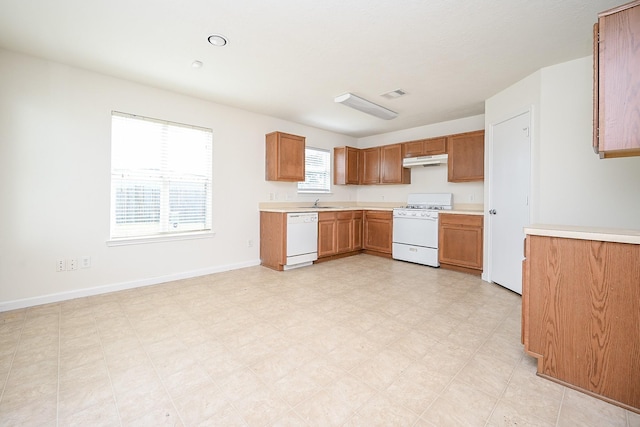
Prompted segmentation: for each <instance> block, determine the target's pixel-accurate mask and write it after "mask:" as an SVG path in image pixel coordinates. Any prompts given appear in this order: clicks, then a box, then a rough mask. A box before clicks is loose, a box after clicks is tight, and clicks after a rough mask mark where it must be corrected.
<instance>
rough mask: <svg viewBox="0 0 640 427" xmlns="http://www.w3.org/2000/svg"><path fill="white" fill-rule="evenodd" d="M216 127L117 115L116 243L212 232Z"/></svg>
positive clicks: (113, 128)
mask: <svg viewBox="0 0 640 427" xmlns="http://www.w3.org/2000/svg"><path fill="white" fill-rule="evenodd" d="M212 144H213V132H212V131H211V129H206V128H200V127H195V126H188V125H183V124H179V123H172V122H168V121H163V120H156V119H150V118H146V117H140V116H134V115H131V114H125V113H119V112H115V111H114V112H112V114H111V239H112V240H118V239H130V238H148V237H160V236H167V235H172V234H180V233H197V232H210V231H211V222H212V214H211V209H212V198H211V181H212V162H213V157H212Z"/></svg>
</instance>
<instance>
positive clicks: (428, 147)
mask: <svg viewBox="0 0 640 427" xmlns="http://www.w3.org/2000/svg"><path fill="white" fill-rule="evenodd" d="M403 145H404V157H419V156H434V155H436V154H445V153H446V152H447V137H441V138H430V139H420V140H418V141H409V142H405V143H404V144H403Z"/></svg>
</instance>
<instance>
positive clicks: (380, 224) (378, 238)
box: [364, 211, 393, 254]
mask: <svg viewBox="0 0 640 427" xmlns="http://www.w3.org/2000/svg"><path fill="white" fill-rule="evenodd" d="M392 237H393V217H392V213H391V212H384V211H366V212H365V215H364V248H365V249H369V250H372V251H376V252H382V253H385V254H391V241H392Z"/></svg>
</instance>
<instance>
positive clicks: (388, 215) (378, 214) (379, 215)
mask: <svg viewBox="0 0 640 427" xmlns="http://www.w3.org/2000/svg"><path fill="white" fill-rule="evenodd" d="M366 214H367V218H368V219H392V218H393V213H392V212H387V211H366Z"/></svg>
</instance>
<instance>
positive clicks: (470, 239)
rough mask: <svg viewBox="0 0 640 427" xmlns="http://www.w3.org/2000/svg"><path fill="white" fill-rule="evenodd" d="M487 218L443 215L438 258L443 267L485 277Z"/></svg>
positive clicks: (441, 216)
mask: <svg viewBox="0 0 640 427" xmlns="http://www.w3.org/2000/svg"><path fill="white" fill-rule="evenodd" d="M483 223H484V216H483V215H463V214H443V213H441V214H440V215H439V228H438V259H439V262H440V266H441V267H442V268H447V269H451V270H457V271H463V272H465V273H471V274H482V248H483V240H482V239H483V227H484V225H483Z"/></svg>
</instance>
